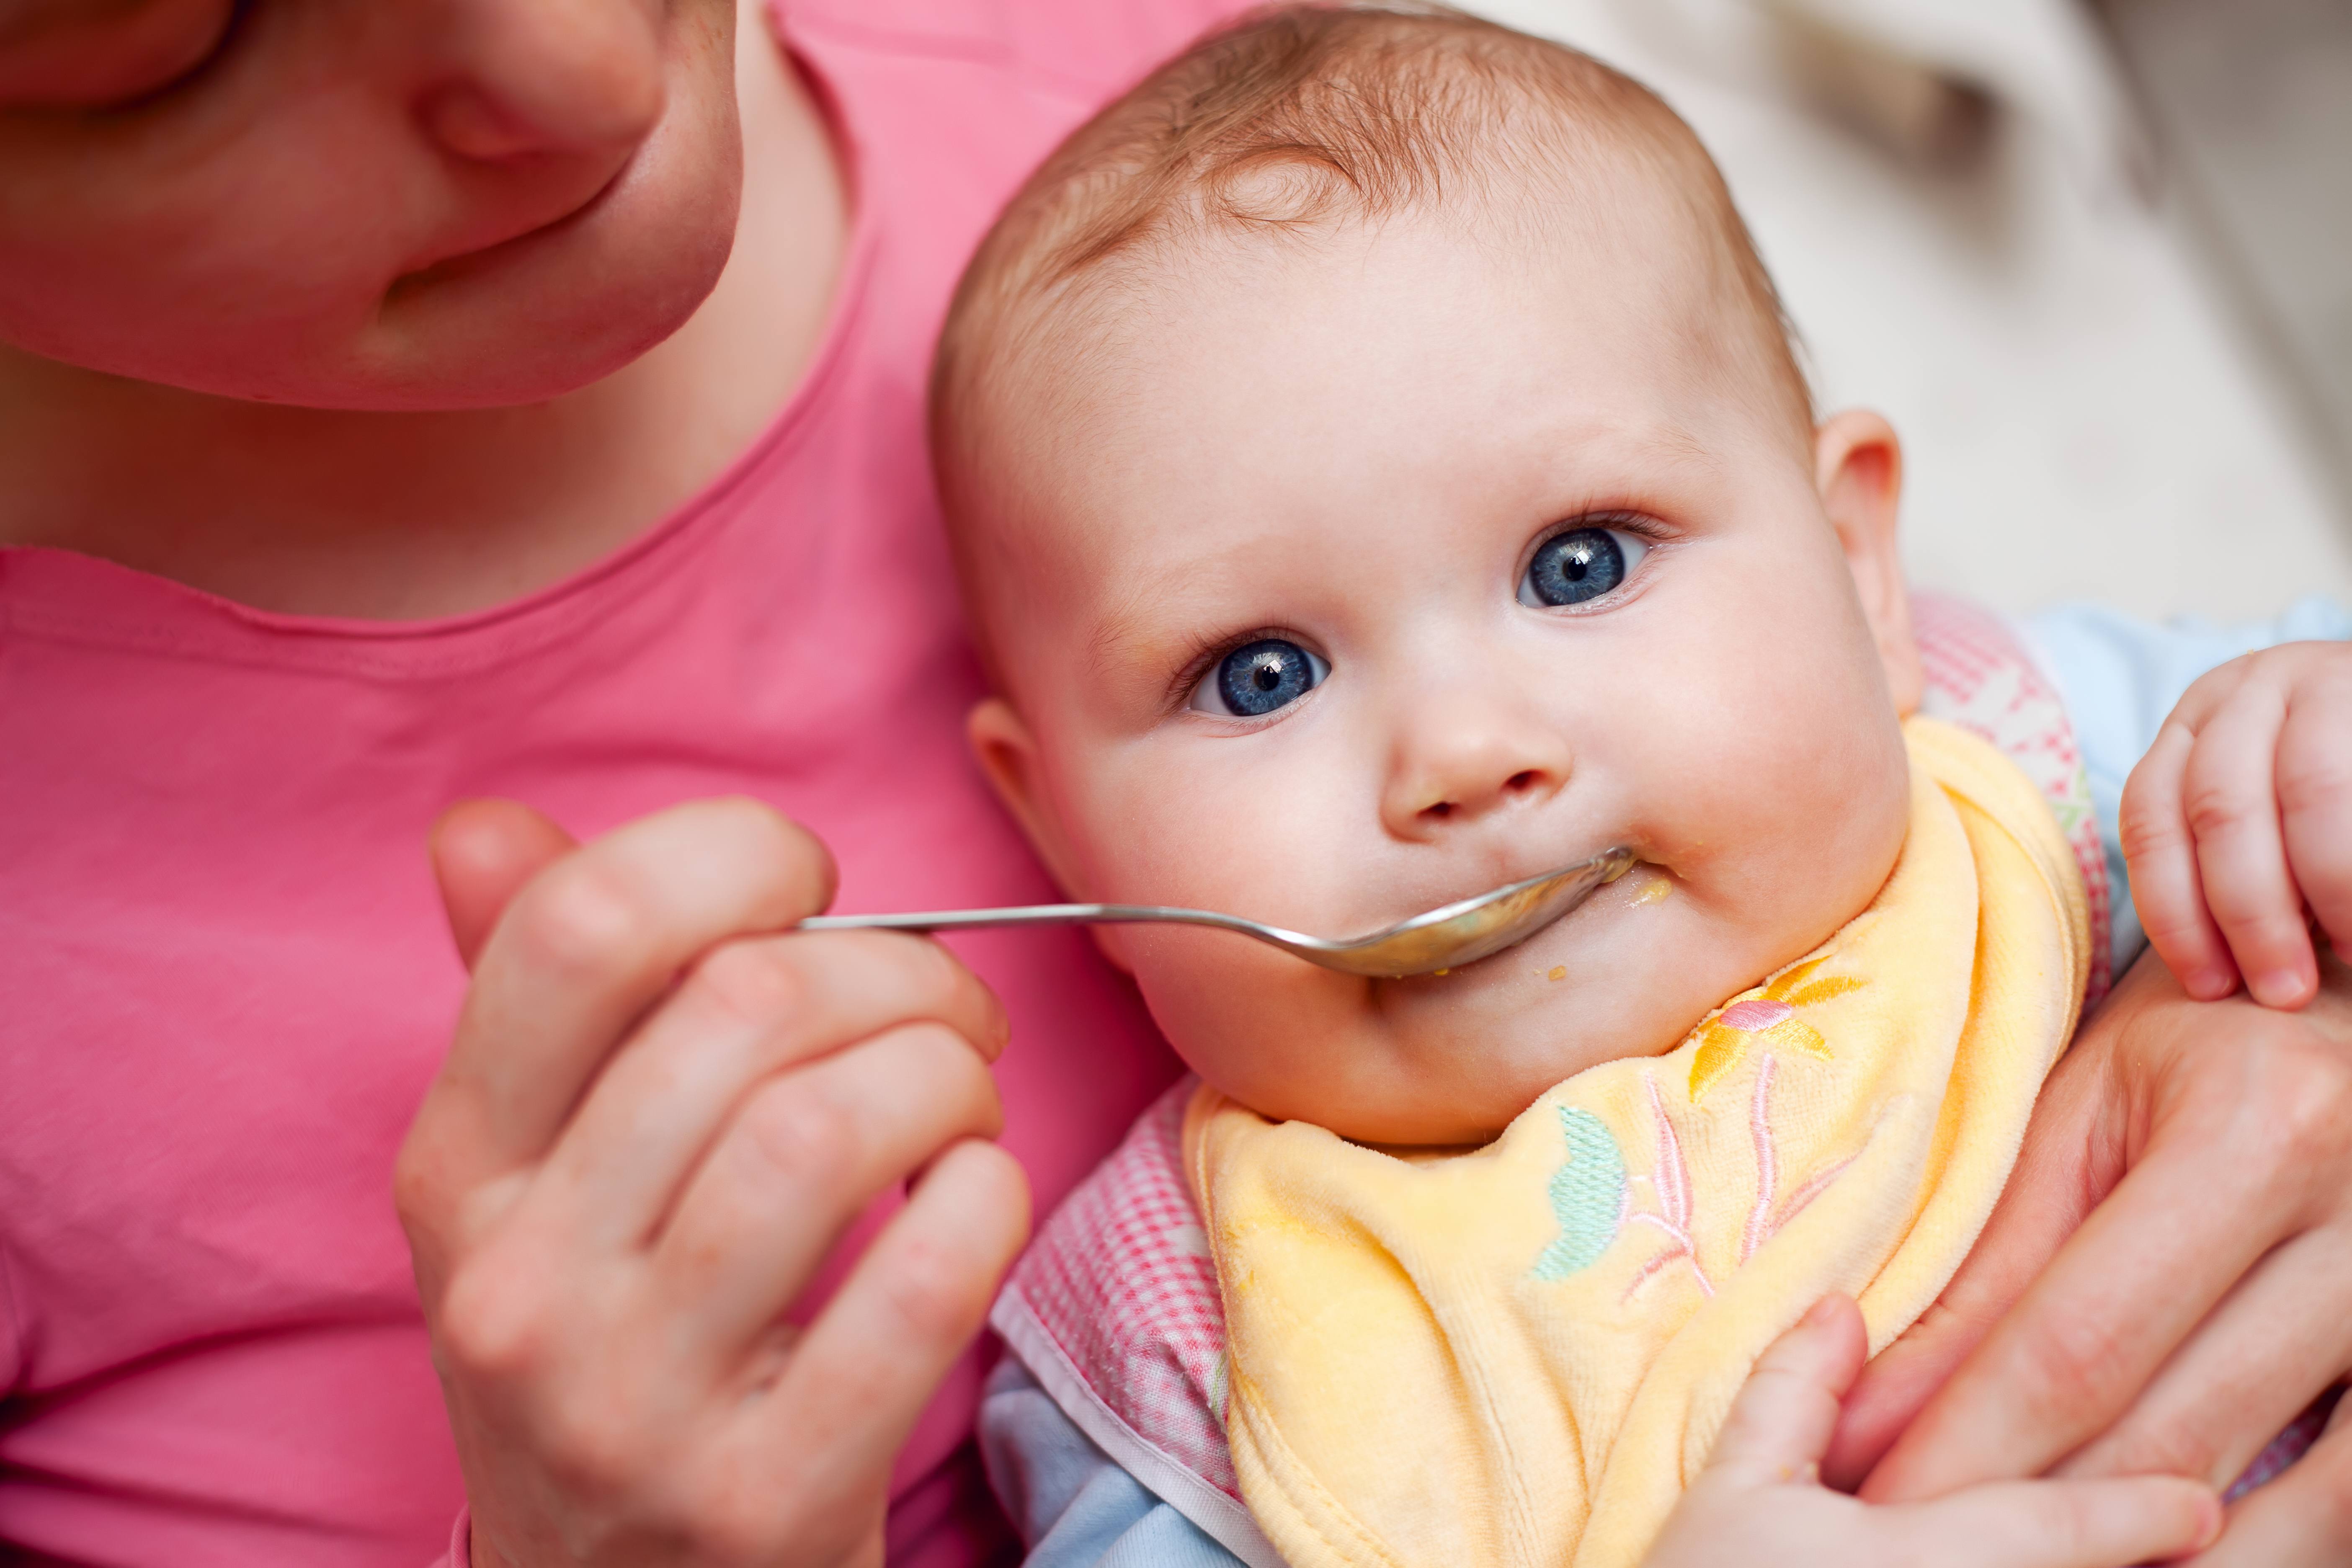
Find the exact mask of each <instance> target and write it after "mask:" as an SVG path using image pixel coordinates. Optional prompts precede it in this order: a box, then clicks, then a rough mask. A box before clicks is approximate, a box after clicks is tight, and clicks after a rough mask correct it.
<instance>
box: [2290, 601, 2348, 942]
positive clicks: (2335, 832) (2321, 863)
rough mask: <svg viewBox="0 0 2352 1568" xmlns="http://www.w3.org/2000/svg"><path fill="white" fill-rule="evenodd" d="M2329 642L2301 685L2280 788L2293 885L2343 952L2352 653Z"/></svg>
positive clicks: (2293, 708)
mask: <svg viewBox="0 0 2352 1568" xmlns="http://www.w3.org/2000/svg"><path fill="white" fill-rule="evenodd" d="M2327 652H2328V654H2330V655H2331V656H2336V657H2331V658H2329V659H2328V661H2327V663H2326V667H2325V668H2323V669H2321V670H2320V671H2318V672H2316V673H2315V675H2314V676H2313V677H2312V678H2311V679H2308V680H2306V681H2305V683H2304V684H2302V685H2300V686H2298V687H2297V689H2296V690H2295V693H2294V698H2293V699H2292V704H2291V706H2290V707H2289V709H2288V711H2287V719H2286V727H2285V729H2284V730H2283V731H2281V732H2280V735H2279V746H2278V796H2279V812H2280V818H2281V826H2282V827H2283V828H2284V832H2285V836H2286V852H2287V855H2288V858H2289V863H2290V864H2291V865H2292V866H2293V867H2294V879H2295V885H2296V886H2297V887H2298V888H2300V889H2302V890H2303V897H2304V900H2305V902H2306V903H2308V904H2309V905H2310V906H2311V911H2312V913H2313V914H2314V915H2315V916H2316V917H2318V921H2319V925H2320V929H2321V930H2323V931H2326V933H2327V935H2328V938H2329V940H2330V941H2331V942H2334V944H2335V946H2336V951H2337V952H2339V953H2346V954H2352V660H2347V658H2345V657H2343V656H2345V655H2346V654H2347V650H2344V649H2340V648H2330V649H2328V650H2327Z"/></svg>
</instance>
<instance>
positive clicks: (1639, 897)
mask: <svg viewBox="0 0 2352 1568" xmlns="http://www.w3.org/2000/svg"><path fill="white" fill-rule="evenodd" d="M1674 890H1675V879H1673V878H1672V877H1653V878H1651V879H1649V881H1648V882H1647V883H1645V884H1643V888H1642V890H1641V891H1640V892H1638V893H1636V894H1634V895H1633V900H1632V902H1633V907H1634V908H1636V909H1639V908H1640V907H1641V906H1642V905H1643V904H1654V903H1658V902H1660V901H1662V900H1664V899H1665V898H1666V896H1667V895H1668V894H1670V893H1672V892H1673V891H1674Z"/></svg>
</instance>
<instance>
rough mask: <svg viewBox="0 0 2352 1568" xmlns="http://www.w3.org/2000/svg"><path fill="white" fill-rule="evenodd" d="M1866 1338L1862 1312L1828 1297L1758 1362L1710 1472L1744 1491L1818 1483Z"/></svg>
mask: <svg viewBox="0 0 2352 1568" xmlns="http://www.w3.org/2000/svg"><path fill="white" fill-rule="evenodd" d="M1868 1349H1869V1338H1868V1335H1867V1334H1866V1333H1865V1332H1864V1329H1863V1326H1862V1312H1861V1310H1860V1309H1859V1308H1857V1307H1855V1306H1854V1304H1853V1301H1852V1300H1850V1299H1848V1298H1846V1297H1844V1296H1824V1297H1822V1299H1821V1300H1819V1301H1816V1302H1814V1303H1813V1307H1812V1310H1811V1311H1809V1312H1807V1313H1806V1314H1805V1315H1804V1316H1803V1317H1802V1318H1801V1319H1799V1320H1798V1321H1797V1325H1796V1327H1794V1328H1792V1329H1790V1331H1788V1332H1787V1333H1785V1334H1782V1335H1781V1336H1780V1338H1779V1339H1777V1340H1775V1341H1773V1342H1772V1344H1771V1346H1770V1348H1769V1349H1768V1350H1766V1351H1765V1352H1764V1353H1763V1354H1762V1355H1761V1356H1759V1357H1758V1358H1757V1361H1756V1370H1755V1371H1754V1372H1752V1373H1748V1385H1747V1386H1746V1387H1744V1388H1742V1389H1741V1390H1740V1391H1739V1397H1738V1399H1737V1400H1735V1401H1734V1402H1733V1403H1732V1406H1731V1414H1730V1415H1727V1416H1726V1417H1725V1419H1724V1423H1723V1435H1722V1436H1719V1437H1717V1439H1716V1440H1715V1451H1714V1453H1712V1454H1711V1455H1709V1456H1708V1458H1707V1464H1706V1468H1707V1473H1708V1474H1709V1475H1711V1476H1715V1477H1717V1478H1718V1479H1729V1480H1731V1481H1732V1482H1733V1483H1734V1484H1736V1485H1741V1486H1777V1485H1780V1484H1781V1483H1784V1482H1788V1481H1795V1480H1803V1481H1811V1480H1813V1479H1816V1478H1817V1475H1818V1472H1819V1468H1820V1465H1821V1459H1822V1452H1823V1451H1824V1450H1825V1449H1827V1448H1828V1447H1829V1442H1830V1434H1831V1433H1832V1431H1834V1430H1835V1429H1836V1427H1837V1418H1838V1401H1839V1400H1840V1399H1841V1398H1843V1396H1844V1394H1845V1391H1846V1390H1847V1389H1849V1388H1851V1387H1853V1380H1854V1376H1855V1374H1856V1373H1859V1372H1861V1370H1862V1363H1863V1358H1864V1354H1865V1353H1866V1352H1867V1351H1868Z"/></svg>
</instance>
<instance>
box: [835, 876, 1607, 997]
mask: <svg viewBox="0 0 2352 1568" xmlns="http://www.w3.org/2000/svg"><path fill="white" fill-rule="evenodd" d="M1635 859H1636V857H1635V855H1634V854H1633V851H1632V850H1631V849H1627V848H1624V847H1617V848H1613V849H1603V850H1602V851H1601V853H1600V854H1598V855H1595V856H1593V857H1592V858H1591V859H1589V860H1580V861H1578V862H1577V863H1576V864H1575V865H1573V866H1567V867H1563V868H1560V869H1559V870H1557V871H1547V872H1545V873H1544V874H1543V875H1542V876H1540V877H1529V878H1528V879H1527V880H1525V881H1523V882H1513V883H1511V884H1509V885H1508V886H1507V887H1501V888H1496V889H1492V890H1490V891H1488V892H1484V893H1479V894H1477V895H1475V897H1472V898H1467V899H1462V900H1456V901H1455V902H1454V903H1450V904H1445V905H1442V906H1440V907H1439V908H1437V909H1433V910H1428V911H1426V912H1425V913H1423V914H1417V915H1415V916H1413V917H1412V919H1411V920H1405V921H1398V922H1397V923H1396V924H1394V925H1392V926H1388V927H1386V928H1384V929H1382V930H1381V931H1373V932H1372V933H1371V934H1370V935H1369V936H1360V937H1357V938H1355V939H1354V940H1352V941H1332V940H1330V939H1328V938H1325V937H1318V936H1308V935H1307V934H1306V933H1305V932H1303V931H1286V930H1284V929H1283V928H1282V927H1280V926H1271V925H1267V924H1265V922H1263V921H1251V920H1244V919H1242V917H1241V916H1239V915H1223V914H1217V913H1215V912H1213V910H1179V909H1166V908H1162V907H1160V906H1159V905H1155V904H1028V905H1024V906H1020V907H1017V908H1013V909H1001V910H933V911H931V912H929V913H923V914H899V915H816V916H814V917H812V918H810V919H808V920H804V921H801V922H800V924H799V925H798V926H797V927H795V928H794V929H795V930H798V931H959V930H963V929H966V928H969V927H972V926H1016V925H1131V924H1166V925H1196V926H1211V927H1213V928H1215V929H1216V930H1219V931H1237V932H1239V933H1240V934H1241V935H1243V936H1247V937H1255V938H1256V939H1257V940H1258V941H1260V942H1267V943H1270V944H1272V945H1273V946H1276V947H1278V948H1280V949H1282V950H1283V951H1284V952H1288V953H1293V954H1296V955H1297V957H1300V958H1303V959H1305V960H1306V961H1307V963H1316V964H1320V965H1322V967H1324V968H1325V969H1336V970H1338V971H1339V972H1340V973H1343V974H1360V975H1365V976H1368V977H1370V978H1374V979H1381V980H1402V979H1404V978H1406V977H1407V976H1409V975H1414V974H1430V973H1437V972H1439V971H1441V970H1447V969H1454V968H1457V967H1459V966H1460V965H1462V964H1465V963H1476V962H1477V961H1478V960H1479V959H1482V958H1487V957H1491V956H1492V955H1494V954H1495V953H1497V952H1502V951H1503V950H1504V949H1505V948H1507V947H1515V946H1517V944H1518V943H1520V942H1525V941H1527V940H1528V938H1529V937H1531V936H1533V935H1535V934H1536V932H1538V931H1541V930H1543V929H1544V928H1545V927H1546V926H1548V925H1549V924H1551V923H1552V922H1553V921H1557V920H1559V918H1560V917H1561V916H1562V915H1565V914H1567V913H1568V912H1569V911H1570V910H1573V909H1575V908H1576V907H1577V906H1578V905H1579V904H1580V903H1582V902H1584V900H1587V899H1589V898H1591V896H1592V895H1593V894H1594V893H1595V892H1596V891H1598V890H1599V889H1601V888H1603V887H1606V886H1607V885H1608V884H1609V883H1611V882H1613V881H1615V880H1616V879H1618V878H1620V877H1622V876H1623V875H1624V874H1625V873H1626V872H1627V871H1629V870H1631V869H1633V863H1634V861H1635Z"/></svg>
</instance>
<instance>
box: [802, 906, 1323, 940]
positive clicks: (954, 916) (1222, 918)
mask: <svg viewBox="0 0 2352 1568" xmlns="http://www.w3.org/2000/svg"><path fill="white" fill-rule="evenodd" d="M1143 921H1156V922H1166V923H1168V924H1171V925H1198V926H1216V927H1219V928H1220V929H1222V930H1224V931H1240V932H1242V933H1243V934H1244V935H1245V936H1255V937H1271V936H1273V935H1274V932H1273V931H1272V930H1271V928H1269V927H1266V926H1263V925H1260V924H1259V923H1258V922H1256V921H1245V920H1244V919H1242V918H1241V917H1240V916H1239V915H1224V914H1218V913H1215V912H1214V911H1213V910H1175V909H1162V908H1160V907H1159V906H1158V905H1155V904H1021V905H1015V906H1013V907H1012V908H1009V909H1001V910H928V911H919V912H916V913H912V914H895V915H812V916H811V917H810V918H808V919H807V920H804V921H801V922H800V924H799V925H798V926H796V927H794V928H793V929H794V930H796V931H959V930H961V929H963V928H965V927H968V926H1042V925H1071V924H1081V923H1083V924H1101V925H1114V924H1134V923H1139V922H1143ZM1282 934H1283V936H1285V937H1286V938H1287V937H1290V936H1291V934H1292V933H1290V932H1284V933H1282Z"/></svg>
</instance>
